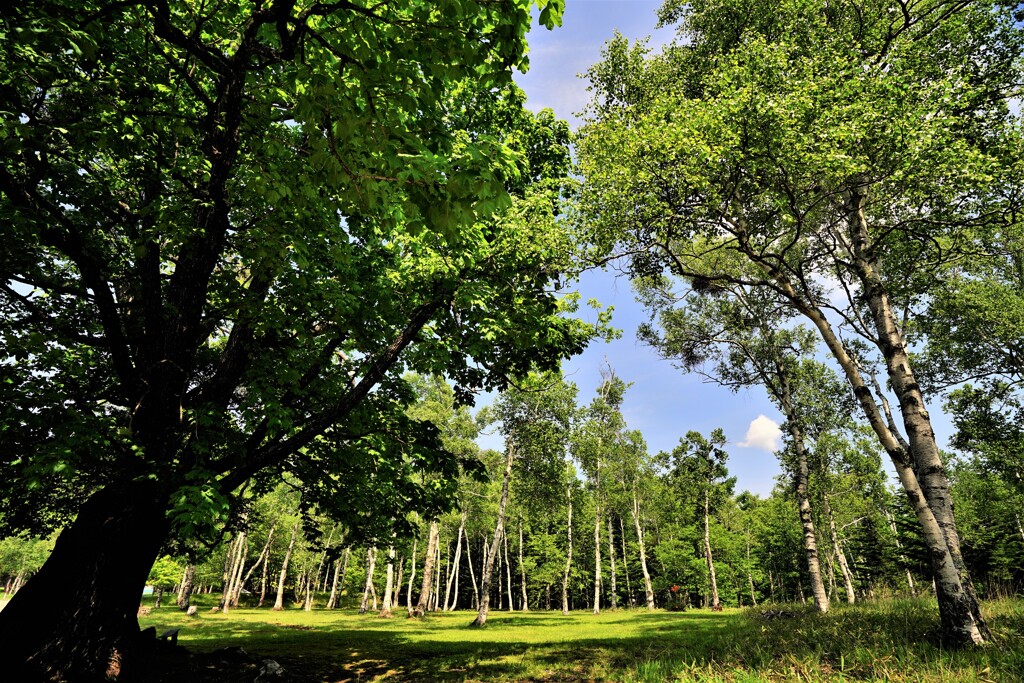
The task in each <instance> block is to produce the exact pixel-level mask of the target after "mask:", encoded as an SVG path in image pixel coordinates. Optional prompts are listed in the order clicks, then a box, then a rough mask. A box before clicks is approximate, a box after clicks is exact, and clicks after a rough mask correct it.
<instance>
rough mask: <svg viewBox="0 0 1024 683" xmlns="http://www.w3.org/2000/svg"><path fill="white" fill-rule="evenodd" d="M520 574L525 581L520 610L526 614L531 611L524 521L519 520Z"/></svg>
mask: <svg viewBox="0 0 1024 683" xmlns="http://www.w3.org/2000/svg"><path fill="white" fill-rule="evenodd" d="M519 574H520V575H521V577H522V580H523V586H522V588H523V602H522V604H521V605H520V609H522V610H523V611H524V612H529V611H530V598H529V597H528V596H527V594H526V565H525V564H523V520H521V519H520V520H519Z"/></svg>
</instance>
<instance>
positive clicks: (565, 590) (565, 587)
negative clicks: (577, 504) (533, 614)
mask: <svg viewBox="0 0 1024 683" xmlns="http://www.w3.org/2000/svg"><path fill="white" fill-rule="evenodd" d="M565 497H566V500H568V507H569V520H568V522H567V523H566V525H565V528H566V535H567V537H568V539H569V540H568V546H569V548H568V552H566V554H565V573H564V574H563V575H562V614H564V615H568V614H569V570H570V569H572V483H571V482H570V483H569V485H568V486H566V489H565Z"/></svg>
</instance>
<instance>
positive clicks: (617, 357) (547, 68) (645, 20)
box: [488, 0, 781, 495]
mask: <svg viewBox="0 0 1024 683" xmlns="http://www.w3.org/2000/svg"><path fill="white" fill-rule="evenodd" d="M658 5H659V3H658V2H651V1H648V0H632V1H629V0H568V3H567V7H566V10H565V15H564V18H563V25H562V27H561V28H557V29H555V30H553V31H548V30H547V29H545V28H543V27H538V26H535V27H534V29H533V30H532V31H531V32H530V35H529V40H530V70H529V71H528V72H527V73H526V74H519V75H518V76H517V77H516V81H517V82H518V83H519V85H520V86H521V87H522V88H523V89H524V90H525V91H526V93H527V96H528V98H529V100H528V106H529V107H530V108H531V109H534V110H539V109H542V108H544V107H550V108H551V109H553V110H554V111H555V113H556V114H557V115H558V116H559V117H560V118H563V119H566V120H568V121H569V122H570V125H571V126H572V127H573V128H574V129H575V128H576V127H577V126H578V125H579V118H578V117H577V116H576V114H578V113H579V112H580V111H581V110H582V109H583V107H584V105H585V104H586V102H587V99H588V92H587V84H586V81H585V80H584V79H583V78H580V77H579V75H582V74H584V73H585V72H586V71H587V69H588V68H589V67H590V66H591V65H592V64H594V63H595V62H597V61H598V60H599V59H600V57H601V49H602V47H603V45H604V43H605V42H606V41H607V40H608V39H610V38H611V37H612V36H613V35H614V33H615V31H619V32H620V33H622V34H623V35H624V36H626V37H628V38H630V39H638V38H644V37H650V42H649V45H651V46H652V47H655V48H656V47H659V46H661V45H664V44H665V43H667V42H669V41H670V40H671V39H672V38H673V35H674V31H673V30H672V29H671V28H665V29H657V28H656V24H657V18H656V16H655V13H656V10H657V8H658ZM579 289H580V293H581V294H582V296H583V300H584V301H586V300H587V299H589V298H596V299H597V300H598V301H600V302H601V304H602V305H604V306H614V307H615V313H614V324H615V326H616V327H618V328H620V329H622V338H621V339H619V340H617V341H614V342H611V343H608V344H605V343H594V344H592V345H591V347H590V348H589V349H587V351H586V352H585V353H584V354H583V355H581V356H578V357H576V358H574V359H572V360H571V361H569V362H568V363H567V364H566V366H565V371H566V374H567V375H568V376H569V379H570V380H571V381H573V382H575V383H576V385H577V386H578V387H579V389H580V395H579V401H580V403H581V404H585V403H589V401H590V399H591V398H592V397H593V396H594V394H595V392H596V389H597V384H598V382H599V381H600V368H601V367H602V366H603V365H604V363H605V362H606V361H607V362H608V363H609V364H610V365H611V366H612V368H614V370H615V372H616V373H617V374H618V375H619V377H621V378H622V379H623V380H624V381H626V382H632V383H633V386H632V387H631V388H630V390H629V392H628V393H627V394H626V401H625V404H624V414H625V417H626V420H627V421H628V423H629V425H630V428H631V429H639V430H640V431H641V432H643V434H644V438H645V439H646V440H647V444H648V448H649V450H650V451H651V452H652V453H657V452H658V451H661V450H671V449H672V448H674V447H675V446H676V445H677V444H678V443H679V439H680V437H682V436H683V435H685V434H686V432H687V431H689V430H691V429H696V430H698V431H700V432H703V433H705V434H707V433H708V432H710V431H711V430H712V429H715V428H716V427H721V428H723V429H724V430H725V433H726V436H727V437H728V439H729V453H730V457H729V469H730V470H731V471H732V473H733V474H734V475H736V476H737V477H738V483H737V488H738V489H748V490H750V491H753V492H755V493H759V494H761V495H767V494H768V493H769V492H770V491H771V488H772V486H773V485H774V481H773V477H774V476H775V475H776V474H778V472H779V467H778V464H777V461H776V459H775V457H774V455H773V454H772V451H771V444H772V442H773V440H774V442H775V444H776V445H777V444H778V441H777V439H773V438H772V437H773V436H774V433H775V432H774V430H775V429H776V428H775V424H776V423H777V422H780V421H781V416H780V415H779V413H778V411H777V410H775V408H774V407H773V406H772V405H771V403H770V402H769V401H768V399H767V397H766V396H765V394H764V392H763V391H761V390H759V389H758V390H750V391H745V392H741V393H739V394H733V393H732V392H730V391H728V390H726V389H723V388H721V387H718V386H715V385H712V384H707V383H705V382H704V381H702V380H701V378H700V377H699V376H697V375H686V374H684V373H683V372H682V371H681V370H678V369H677V368H675V367H674V366H673V365H672V364H671V363H670V362H668V361H664V360H661V359H660V358H658V357H657V355H656V354H655V353H654V352H653V351H652V350H651V349H650V348H649V347H647V346H645V345H643V344H641V343H639V342H638V341H637V339H636V328H637V325H638V324H639V323H640V322H642V321H644V320H646V319H647V315H646V313H645V312H644V310H643V308H642V307H641V306H640V305H639V304H637V303H636V302H635V300H634V298H633V292H632V290H631V288H630V284H629V281H628V280H626V279H625V278H616V277H615V276H614V275H613V274H612V273H608V272H593V273H588V274H586V275H585V276H584V277H583V279H582V281H581V282H580V285H579ZM762 416H763V417H762ZM759 418H760V420H759ZM765 418H769V419H768V420H766V419H765ZM754 421H758V422H757V424H756V425H755V435H754V436H755V438H754V439H752V440H753V441H754V442H760V444H761V445H760V446H759V445H757V444H756V443H754V444H751V445H748V446H746V447H743V446H740V445H739V444H741V443H746V442H747V439H748V430H749V429H750V428H751V423H752V422H754ZM758 427H760V430H759V431H757V428H758ZM757 435H760V438H757ZM488 445H490V444H488Z"/></svg>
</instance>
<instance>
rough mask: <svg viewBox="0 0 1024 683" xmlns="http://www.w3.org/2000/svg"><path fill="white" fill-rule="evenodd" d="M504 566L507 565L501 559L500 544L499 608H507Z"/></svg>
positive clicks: (499, 547)
mask: <svg viewBox="0 0 1024 683" xmlns="http://www.w3.org/2000/svg"><path fill="white" fill-rule="evenodd" d="M504 568H505V567H504V566H503V563H502V561H501V546H500V545H499V546H498V609H499V610H503V609H505V587H504V585H503V582H504V578H503V577H504V574H503V573H502V569H504Z"/></svg>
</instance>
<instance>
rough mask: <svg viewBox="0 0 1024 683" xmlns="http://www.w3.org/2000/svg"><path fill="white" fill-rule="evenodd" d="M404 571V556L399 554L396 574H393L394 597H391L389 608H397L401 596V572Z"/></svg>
mask: <svg viewBox="0 0 1024 683" xmlns="http://www.w3.org/2000/svg"><path fill="white" fill-rule="evenodd" d="M404 571H405V556H404V555H399V560H398V574H397V575H396V576H395V592H394V597H392V599H391V609H393V610H395V609H398V604H399V602H400V600H401V597H402V573H403V572H404Z"/></svg>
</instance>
